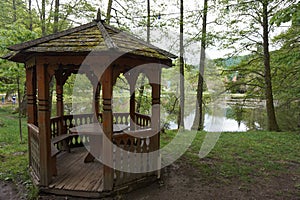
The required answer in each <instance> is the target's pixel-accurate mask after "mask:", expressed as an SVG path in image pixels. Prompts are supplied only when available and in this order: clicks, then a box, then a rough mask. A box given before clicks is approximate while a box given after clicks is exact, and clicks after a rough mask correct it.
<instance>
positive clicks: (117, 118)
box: [113, 113, 130, 125]
mask: <svg viewBox="0 0 300 200" xmlns="http://www.w3.org/2000/svg"><path fill="white" fill-rule="evenodd" d="M113 123H114V124H126V125H128V124H129V123H130V115H129V113H114V114H113Z"/></svg>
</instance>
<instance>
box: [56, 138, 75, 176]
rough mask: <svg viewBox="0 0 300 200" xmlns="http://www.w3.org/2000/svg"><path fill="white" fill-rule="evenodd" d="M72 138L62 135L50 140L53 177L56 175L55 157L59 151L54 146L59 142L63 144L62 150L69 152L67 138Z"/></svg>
mask: <svg viewBox="0 0 300 200" xmlns="http://www.w3.org/2000/svg"><path fill="white" fill-rule="evenodd" d="M71 137H73V135H71V134H62V135H59V136H56V137H54V138H52V139H51V159H52V169H51V171H52V174H53V175H54V176H56V175H57V168H56V155H57V154H59V153H60V152H61V151H60V150H59V149H58V148H57V147H56V146H55V144H57V143H59V142H64V143H65V144H63V146H64V148H65V149H66V150H67V151H68V152H70V147H69V145H68V144H67V142H68V140H69V138H71Z"/></svg>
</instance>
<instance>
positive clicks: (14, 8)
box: [13, 0, 17, 22]
mask: <svg viewBox="0 0 300 200" xmlns="http://www.w3.org/2000/svg"><path fill="white" fill-rule="evenodd" d="M16 21H17V6H16V0H13V22H16Z"/></svg>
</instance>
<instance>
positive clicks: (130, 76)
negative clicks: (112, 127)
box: [125, 72, 137, 130]
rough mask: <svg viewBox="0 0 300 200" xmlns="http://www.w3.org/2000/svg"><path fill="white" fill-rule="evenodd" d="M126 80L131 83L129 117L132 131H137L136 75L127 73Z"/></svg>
mask: <svg viewBox="0 0 300 200" xmlns="http://www.w3.org/2000/svg"><path fill="white" fill-rule="evenodd" d="M125 78H126V80H127V82H128V83H129V87H130V101H129V115H130V129H131V130H135V125H136V119H135V84H136V80H137V74H136V73H133V72H131V73H126V74H125Z"/></svg>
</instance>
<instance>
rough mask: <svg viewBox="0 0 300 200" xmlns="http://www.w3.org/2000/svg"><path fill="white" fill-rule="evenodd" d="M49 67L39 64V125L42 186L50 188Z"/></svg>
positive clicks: (37, 67)
mask: <svg viewBox="0 0 300 200" xmlns="http://www.w3.org/2000/svg"><path fill="white" fill-rule="evenodd" d="M47 67H48V66H47V65H46V64H44V63H43V62H42V61H41V60H40V62H38V63H37V66H36V69H37V74H38V99H39V102H38V125H39V137H40V185H41V186H48V185H49V183H50V182H51V176H52V174H51V162H50V159H51V146H50V135H51V133H50V105H49V82H50V76H49V74H48V73H47Z"/></svg>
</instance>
